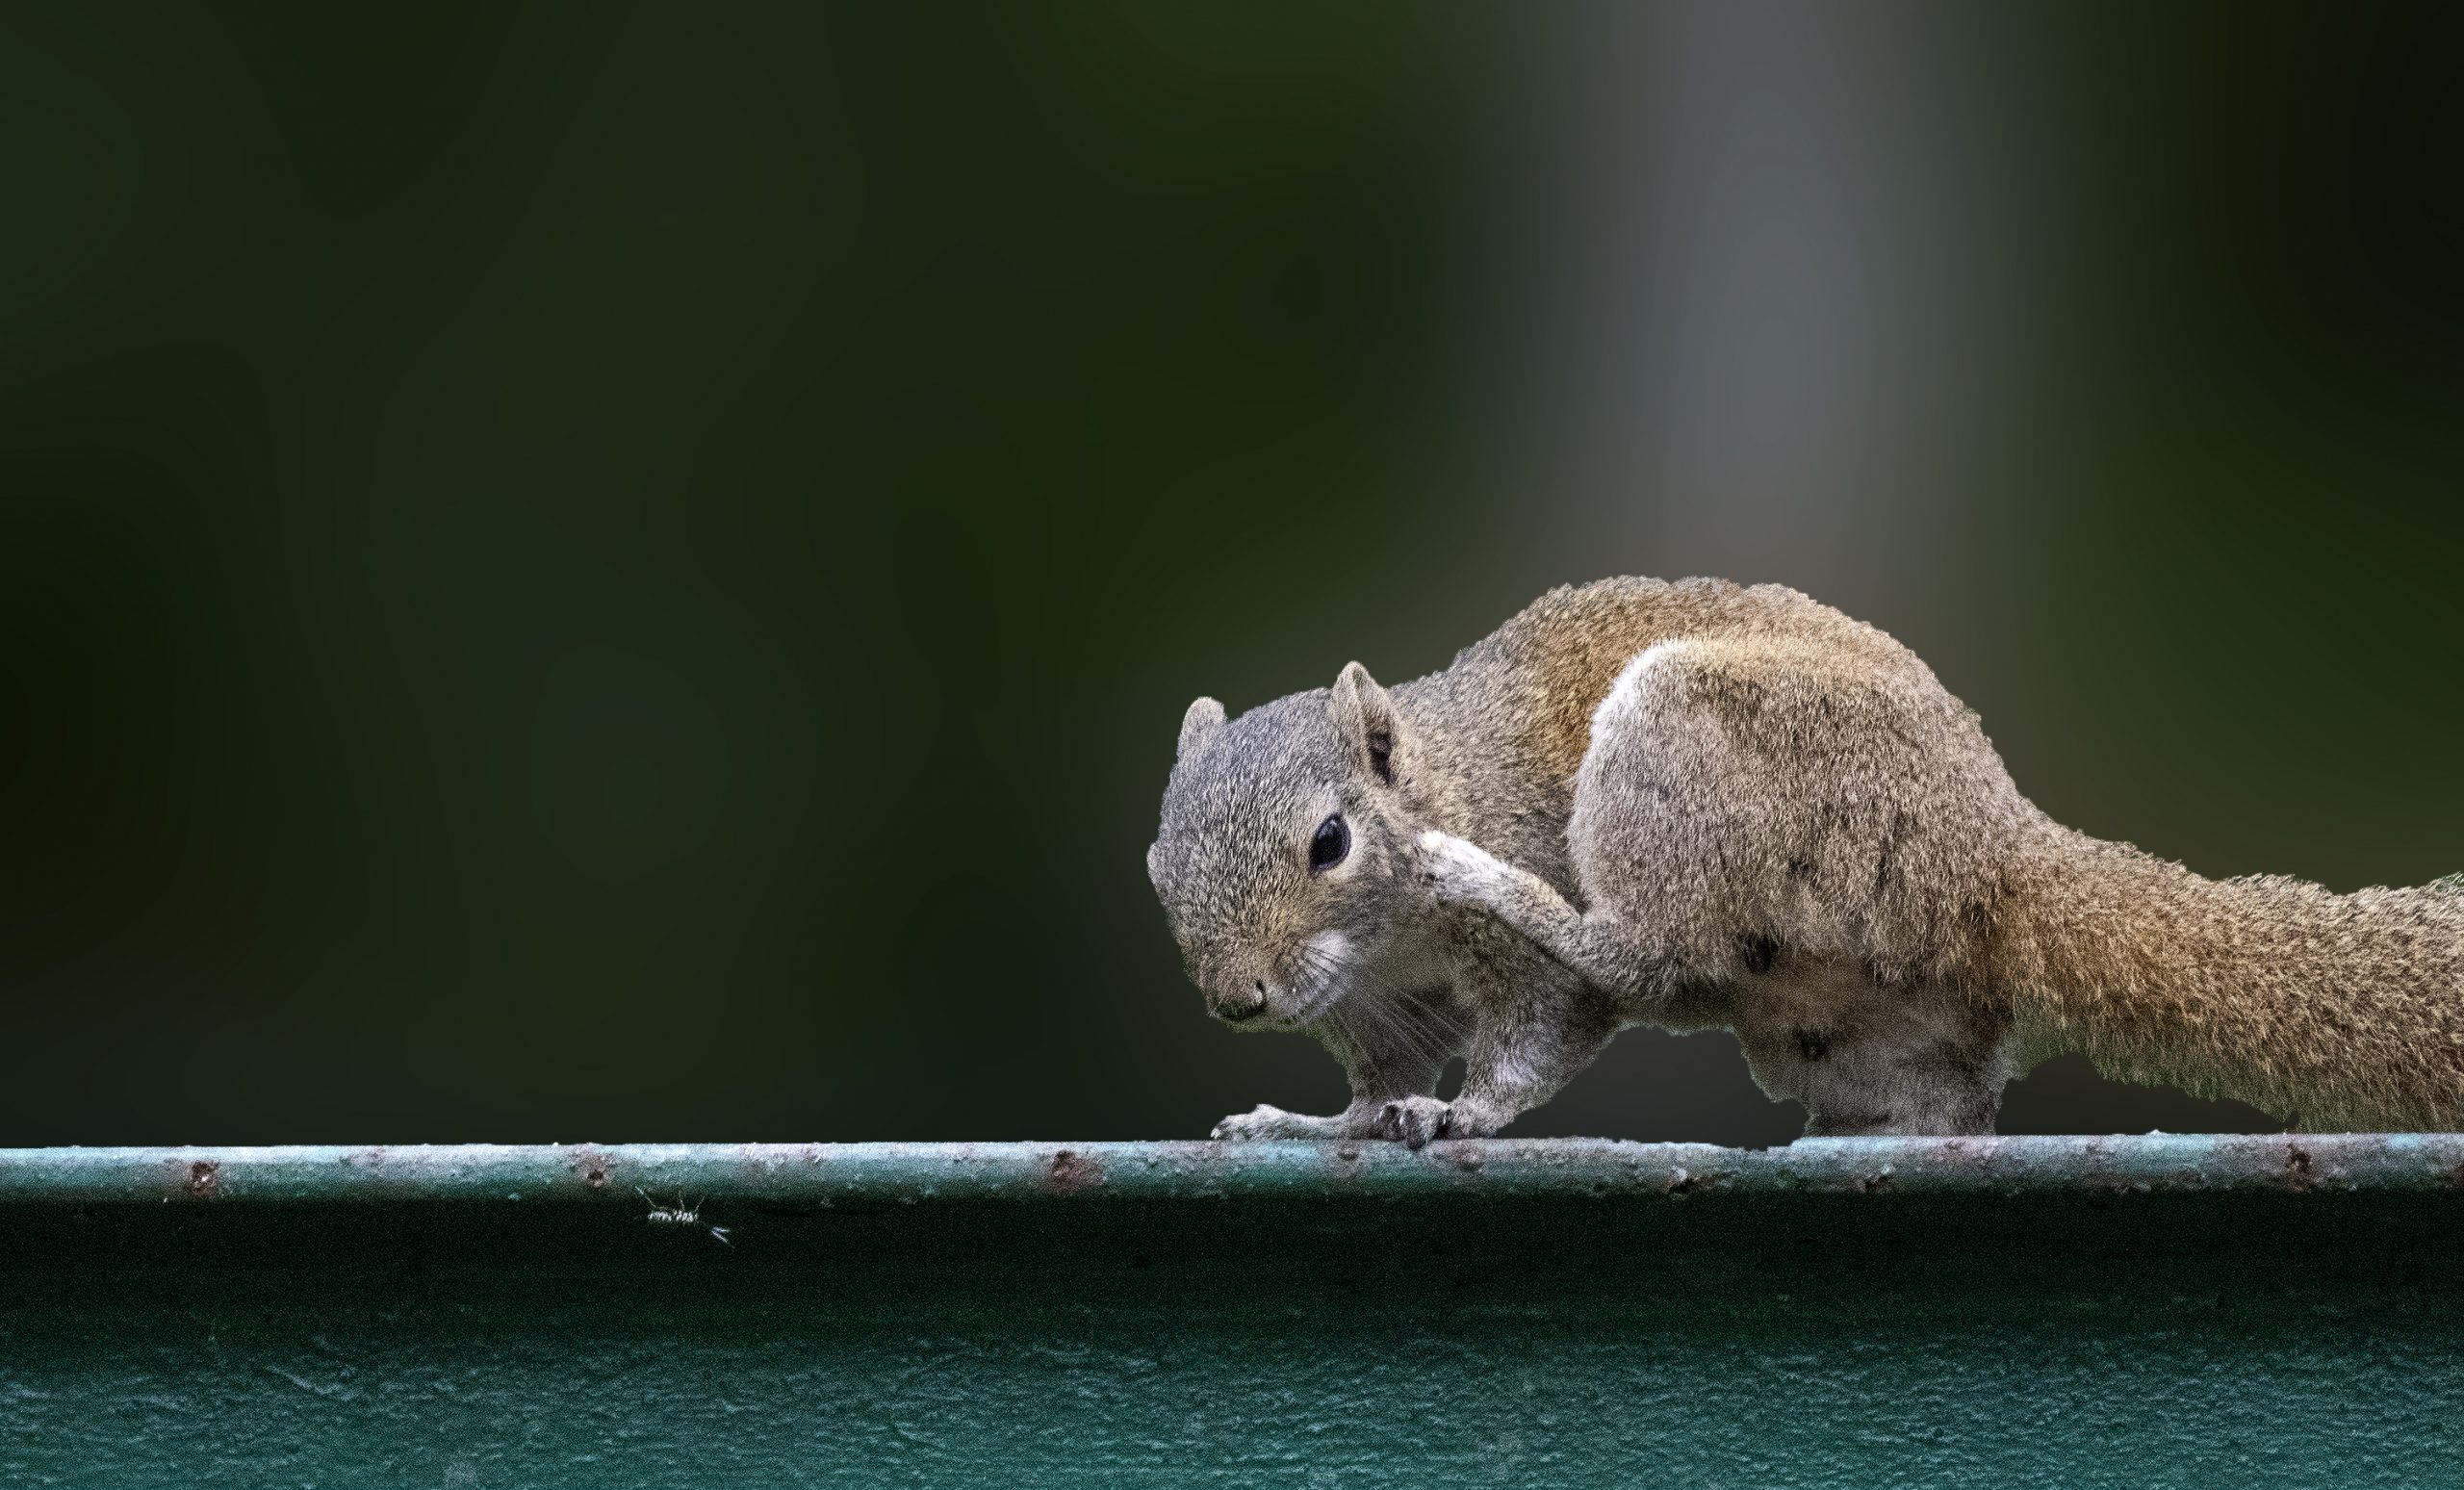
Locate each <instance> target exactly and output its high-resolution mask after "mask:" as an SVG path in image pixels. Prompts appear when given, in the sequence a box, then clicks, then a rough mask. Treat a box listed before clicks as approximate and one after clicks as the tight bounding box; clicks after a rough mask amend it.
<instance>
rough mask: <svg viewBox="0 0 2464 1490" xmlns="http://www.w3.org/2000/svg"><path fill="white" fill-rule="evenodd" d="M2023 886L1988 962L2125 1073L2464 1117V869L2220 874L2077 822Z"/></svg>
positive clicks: (2007, 986)
mask: <svg viewBox="0 0 2464 1490" xmlns="http://www.w3.org/2000/svg"><path fill="white" fill-rule="evenodd" d="M2010 888H2011V890H2012V899H2011V901H2010V902H2009V903H2008V904H2007V905H2006V906H2005V907H2004V913H2003V914H2002V915H2000V916H1997V917H1996V918H1995V920H1996V923H1997V924H1996V927H1995V931H1994V934H1993V936H1992V938H1991V941H1992V949H1991V952H1990V954H1989V977H1990V978H1991V979H1992V981H1993V982H1994V983H1995V985H1996V986H1997V987H1998V988H1999V989H2002V990H2003V991H2004V992H2005V993H2006V994H2007V996H2009V997H2010V999H2011V1000H2012V1002H2013V1004H2014V1006H2015V1010H2016V1011H2017V1012H2018V1013H2019V1014H2020V1015H2021V1016H2022V1018H2023V1019H2032V1020H2033V1021H2035V1022H2037V1023H2039V1024H2040V1025H2042V1026H2047V1027H2050V1028H2051V1029H2052V1030H2054V1031H2058V1032H2059V1033H2060V1035H2061V1036H2062V1038H2063V1039H2064V1041H2065V1042H2066V1044H2068V1045H2069V1046H2070V1047H2071V1048H2074V1049H2078V1050H2081V1051H2083V1052H2085V1053H2086V1054H2087V1055H2088V1056H2089V1058H2090V1059H2092V1061H2094V1062H2095V1063H2096V1065H2097V1066H2098V1068H2099V1069H2101V1070H2103V1071H2104V1072H2105V1073H2106V1074H2107V1075H2110V1076H2113V1077H2116V1078H2117V1079H2120V1080H2124V1081H2136V1082H2145V1083H2162V1084H2167V1085H2172V1086H2179V1087H2182V1088H2184V1089H2185V1090H2187V1091H2190V1092H2194V1093H2196V1094H2198V1095H2201V1096H2215V1097H2235V1098H2239V1099H2240V1100H2242V1101H2245V1102H2248V1103H2250V1104H2252V1105H2253V1106H2256V1107H2259V1108H2261V1109H2263V1110H2265V1111H2268V1112H2270V1113H2273V1114H2276V1115H2279V1116H2292V1117H2295V1118H2297V1125H2298V1126H2300V1127H2303V1128H2307V1129H2310V1130H2313V1131H2326V1130H2334V1129H2355V1130H2361V1129H2386V1130H2403V1129H2440V1128H2452V1127H2456V1126H2459V1125H2464V880H2458V879H2454V878H2451V879H2448V880H2442V881H2438V882H2435V883H2433V884H2430V885H2427V886H2422V887H2420V888H2416V889H2366V890H2359V891H2356V892H2355V893H2353V894H2349V895H2338V894H2334V893H2331V892H2330V891H2328V890H2326V889H2323V888H2322V887H2321V886H2316V885H2310V884H2306V883H2304V882H2302V881H2299V880H2292V879H2286V878H2282V877H2280V876H2275V875H2262V876H2255V877H2252V878H2248V879H2239V880H2209V879H2204V878H2202V877H2200V876H2198V875H2195V874H2193V873H2192V872H2191V871H2189V870H2188V869H2185V868H2183V867H2182V866H2181V865H2179V864H2175V863H2169V862H2167V861H2163V860H2160V859H2157V858H2154V857H2153V856H2151V855H2147V854H2143V853H2141V852H2140V851H2139V850H2137V849H2135V848H2131V847H2129V846H2128V845H2126V844H2119V843H2106V842H2102V841H2099V840H2097V839H2094V838H2091V837H2088V836H2086V835H2080V834H2072V833H2068V832H2067V831H2064V832H2062V833H2060V834H2059V835H2056V836H2054V837H2053V838H2051V839H2049V840H2047V841H2046V842H2045V843H2044V844H2043V846H2042V851H2041V852H2040V853H2039V854H2035V855H2031V856H2029V858H2028V860H2027V861H2026V863H2025V866H2024V868H2023V869H2022V871H2021V872H2020V873H2018V874H2016V875H2015V876H2013V878H2012V881H2011V882H2010Z"/></svg>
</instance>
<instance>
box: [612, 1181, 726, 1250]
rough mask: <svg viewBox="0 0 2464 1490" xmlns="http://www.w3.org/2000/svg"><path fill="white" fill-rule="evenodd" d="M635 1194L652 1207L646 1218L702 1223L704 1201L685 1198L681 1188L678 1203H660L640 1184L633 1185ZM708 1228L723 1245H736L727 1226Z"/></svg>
mask: <svg viewBox="0 0 2464 1490" xmlns="http://www.w3.org/2000/svg"><path fill="white" fill-rule="evenodd" d="M633 1194H635V1195H639V1196H641V1197H642V1203H643V1204H645V1205H647V1206H649V1207H650V1208H651V1214H650V1215H649V1216H647V1217H644V1218H643V1220H649V1221H654V1222H656V1223H657V1224H659V1225H662V1226H699V1225H701V1224H702V1202H701V1201H700V1200H698V1199H697V1200H690V1201H688V1200H686V1199H685V1198H684V1192H682V1191H678V1192H677V1193H676V1203H675V1204H674V1205H661V1204H659V1203H658V1202H657V1201H655V1200H654V1199H652V1198H651V1193H650V1192H649V1191H647V1190H644V1189H643V1188H642V1187H641V1186H639V1185H636V1186H634V1187H633ZM707 1229H708V1231H709V1233H710V1238H711V1240H712V1241H715V1242H717V1243H718V1244H719V1245H720V1246H735V1244H734V1243H732V1242H731V1241H729V1240H728V1228H727V1227H725V1226H711V1227H709V1228H707Z"/></svg>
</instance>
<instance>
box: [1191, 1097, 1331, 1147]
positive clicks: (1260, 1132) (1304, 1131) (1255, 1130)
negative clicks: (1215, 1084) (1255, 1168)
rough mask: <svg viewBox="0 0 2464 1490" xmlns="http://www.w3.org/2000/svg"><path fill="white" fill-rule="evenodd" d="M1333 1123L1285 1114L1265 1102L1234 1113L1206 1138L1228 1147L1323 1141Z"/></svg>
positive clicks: (1300, 1115)
mask: <svg viewBox="0 0 2464 1490" xmlns="http://www.w3.org/2000/svg"><path fill="white" fill-rule="evenodd" d="M1332 1121H1333V1119H1331V1118H1311V1117H1307V1116H1305V1115H1303V1114H1300V1113H1287V1112H1285V1111H1284V1110H1283V1109H1282V1108H1280V1107H1269V1106H1268V1105H1267V1104H1265V1103H1264V1102H1261V1103H1259V1104H1258V1105H1257V1106H1255V1107H1253V1108H1251V1109H1249V1110H1248V1111H1247V1112H1245V1113H1234V1114H1233V1115H1232V1116H1231V1117H1229V1118H1224V1119H1223V1120H1222V1121H1221V1122H1219V1123H1217V1124H1216V1125H1215V1131H1214V1132H1213V1133H1210V1134H1208V1135H1207V1137H1208V1138H1211V1139H1219V1140H1222V1141H1226V1142H1230V1143H1246V1142H1249V1141H1251V1140H1255V1139H1309V1138H1325V1137H1327V1136H1328V1135H1329V1125H1330V1123H1331V1122H1332Z"/></svg>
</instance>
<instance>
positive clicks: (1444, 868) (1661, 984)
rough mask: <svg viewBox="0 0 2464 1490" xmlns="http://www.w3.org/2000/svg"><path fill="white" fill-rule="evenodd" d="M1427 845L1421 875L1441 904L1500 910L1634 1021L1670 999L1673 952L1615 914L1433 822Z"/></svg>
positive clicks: (1501, 916)
mask: <svg viewBox="0 0 2464 1490" xmlns="http://www.w3.org/2000/svg"><path fill="white" fill-rule="evenodd" d="M1419 850H1420V877H1421V883H1422V885H1423V886H1425V887H1426V888H1427V889H1428V891H1429V893H1430V894H1431V895H1433V896H1435V897H1436V899H1437V902H1438V904H1440V905H1445V906H1457V907H1464V908H1469V909H1474V910H1479V911H1485V912H1488V913H1490V914H1491V915H1494V916H1496V917H1497V918H1498V919H1499V920H1501V921H1502V922H1504V923H1505V924H1506V925H1507V926H1509V927H1512V928H1513V929H1514V930H1515V931H1517V932H1519V933H1521V934H1522V935H1523V936H1524V937H1525V938H1527V939H1529V940H1530V941H1531V942H1532V943H1533V944H1534V945H1535V946H1537V947H1539V948H1540V950H1541V951H1543V952H1546V953H1547V954H1548V955H1549V956H1550V957H1551V958H1552V959H1553V960H1554V961H1555V962H1556V963H1558V964H1559V965H1561V966H1563V967H1564V968H1566V970H1568V971H1569V972H1572V973H1574V974H1575V975H1576V976H1577V977H1578V978H1580V979H1582V980H1583V981H1584V982H1585V983H1588V984H1590V985H1591V986H1592V987H1593V988H1596V989H1601V990H1603V991H1604V992H1606V993H1609V994H1612V995H1614V996H1615V997H1616V999H1617V1002H1618V1006H1619V1012H1620V1014H1621V1015H1623V1016H1624V1017H1625V1018H1626V1019H1627V1020H1628V1021H1629V1022H1632V1021H1635V1020H1639V1019H1646V1018H1649V1017H1650V1016H1651V1015H1652V1014H1653V1013H1654V1012H1655V1011H1656V1009H1657V1008H1658V1006H1659V1005H1660V1004H1661V1003H1663V1002H1665V1001H1666V999H1667V996H1668V990H1669V989H1670V987H1671V986H1672V985H1671V983H1670V977H1669V973H1670V964H1669V963H1668V960H1667V959H1666V958H1665V957H1663V956H1661V955H1660V953H1659V951H1658V950H1657V949H1656V948H1654V947H1652V946H1650V945H1648V944H1646V943H1645V942H1643V941H1642V940H1641V939H1639V938H1637V937H1636V936H1635V935H1634V934H1633V931H1632V929H1631V928H1630V927H1628V926H1625V925H1623V924H1621V923H1620V922H1618V921H1617V919H1616V918H1615V917H1614V916H1611V915H1608V914H1605V913H1604V912H1598V911H1595V912H1591V913H1589V914H1585V913H1584V912H1580V911H1578V910H1576V909H1575V908H1574V906H1573V904H1572V903H1571V902H1569V901H1568V900H1567V899H1566V898H1565V897H1564V896H1563V895H1560V894H1558V893H1557V892H1556V890H1555V889H1554V888H1553V887H1552V886H1550V884H1549V882H1548V881H1546V880H1543V879H1541V878H1540V877H1539V876H1538V875H1536V874H1533V873H1532V872H1531V871H1529V870H1528V869H1525V868H1522V867H1520V866H1518V865H1515V864H1509V863H1507V862H1505V861H1503V860H1501V859H1499V858H1498V857H1497V856H1496V855H1494V854H1491V853H1490V852H1489V851H1488V850H1487V849H1484V848H1482V847H1480V846H1479V845H1478V844H1476V843H1473V842H1471V841H1469V840H1467V839H1463V838H1458V837H1456V836H1454V835H1452V834H1448V833H1439V832H1437V831H1436V830H1434V829H1431V830H1430V831H1428V832H1426V833H1424V834H1422V835H1421V836H1420V843H1419Z"/></svg>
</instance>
